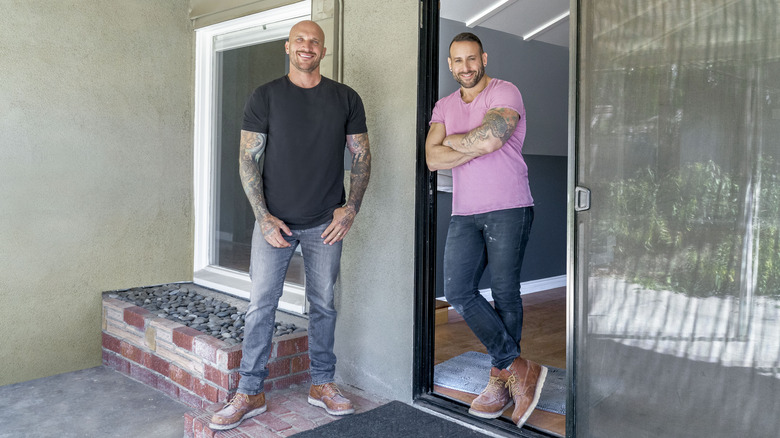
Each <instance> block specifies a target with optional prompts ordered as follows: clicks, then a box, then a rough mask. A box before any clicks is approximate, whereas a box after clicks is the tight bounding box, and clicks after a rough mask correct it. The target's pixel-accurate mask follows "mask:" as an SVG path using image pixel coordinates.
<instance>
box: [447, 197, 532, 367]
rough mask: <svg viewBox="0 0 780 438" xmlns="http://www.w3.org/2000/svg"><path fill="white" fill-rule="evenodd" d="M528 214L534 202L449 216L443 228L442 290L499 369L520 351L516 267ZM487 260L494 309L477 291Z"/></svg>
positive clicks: (526, 231)
mask: <svg viewBox="0 0 780 438" xmlns="http://www.w3.org/2000/svg"><path fill="white" fill-rule="evenodd" d="M533 220H534V210H533V207H524V208H513V209H508V210H497V211H491V212H488V213H483V214H476V215H471V216H452V219H450V227H449V230H448V232H447V243H446V245H445V247H444V295H445V296H446V297H447V301H448V302H449V303H450V305H452V307H454V308H455V310H456V311H457V312H458V313H459V314H460V315H461V316H463V319H464V320H465V321H466V324H468V326H469V327H470V328H471V330H472V331H473V332H474V334H475V335H476V336H477V338H479V340H480V341H481V342H482V344H484V345H485V348H487V351H488V353H489V354H490V356H491V357H492V364H493V366H495V367H497V368H500V369H503V368H506V367H508V366H509V365H510V364H511V363H512V361H513V360H514V359H515V358H516V357H517V356H519V355H520V335H521V332H522V328H523V300H522V298H521V297H520V268H521V267H522V265H523V255H524V254H525V246H526V244H527V242H528V235H529V234H530V232H531V224H532V223H533ZM486 266H490V288H491V290H492V293H493V302H494V304H495V309H494V308H493V307H492V306H491V305H490V303H488V301H487V300H485V298H483V297H482V295H480V293H479V288H478V285H479V280H480V278H482V273H483V272H484V271H485V267H486Z"/></svg>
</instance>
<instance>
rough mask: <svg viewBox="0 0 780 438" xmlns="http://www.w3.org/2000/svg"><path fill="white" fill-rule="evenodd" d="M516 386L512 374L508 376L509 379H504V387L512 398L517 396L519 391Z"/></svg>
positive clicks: (515, 380)
mask: <svg viewBox="0 0 780 438" xmlns="http://www.w3.org/2000/svg"><path fill="white" fill-rule="evenodd" d="M518 386H519V385H518V384H517V378H516V377H515V375H514V374H510V375H509V378H507V379H506V387H507V388H509V395H511V396H512V397H513V398H514V397H516V396H518V395H519V394H518V393H517V392H518V391H519V390H520V388H518Z"/></svg>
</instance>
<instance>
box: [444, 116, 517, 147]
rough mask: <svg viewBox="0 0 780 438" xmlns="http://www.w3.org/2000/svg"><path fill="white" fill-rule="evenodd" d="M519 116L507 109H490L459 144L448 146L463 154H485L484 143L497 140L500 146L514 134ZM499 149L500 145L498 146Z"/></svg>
mask: <svg viewBox="0 0 780 438" xmlns="http://www.w3.org/2000/svg"><path fill="white" fill-rule="evenodd" d="M518 120H520V116H519V115H518V114H517V112H515V111H514V110H511V109H508V108H492V109H490V110H489V111H488V112H487V113H486V114H485V117H484V118H483V119H482V124H481V125H480V126H478V127H477V128H475V129H473V130H471V131H469V132H468V133H466V135H464V137H463V140H462V141H461V142H460V144H457V142H455V144H453V145H449V146H451V147H452V148H453V149H455V150H456V151H459V152H463V153H474V152H478V151H480V150H481V151H482V152H485V149H486V148H485V147H484V145H485V142H489V141H491V140H492V139H498V140H499V141H500V142H501V145H503V144H504V143H506V142H507V140H509V137H511V136H512V134H513V133H514V132H515V128H516V127H517V122H518ZM499 147H500V145H499Z"/></svg>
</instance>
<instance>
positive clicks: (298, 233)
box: [209, 21, 371, 430]
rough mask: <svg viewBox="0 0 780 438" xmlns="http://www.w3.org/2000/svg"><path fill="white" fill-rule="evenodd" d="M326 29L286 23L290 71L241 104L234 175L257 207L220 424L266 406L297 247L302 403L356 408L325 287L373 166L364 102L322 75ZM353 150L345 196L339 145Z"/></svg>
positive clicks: (216, 422)
mask: <svg viewBox="0 0 780 438" xmlns="http://www.w3.org/2000/svg"><path fill="white" fill-rule="evenodd" d="M324 42H325V36H324V34H323V32H322V29H321V28H320V27H319V26H318V25H317V24H316V23H314V22H312V21H302V22H300V23H298V24H296V25H295V26H293V28H292V30H291V31H290V39H289V41H288V42H287V43H286V44H285V50H286V51H287V53H288V54H289V56H290V73H289V74H287V75H286V76H283V77H281V78H279V79H276V80H274V81H271V82H269V83H267V84H265V85H262V86H260V87H259V88H257V90H255V92H254V93H253V94H252V96H251V97H250V98H249V100H248V101H247V104H246V107H245V108H244V122H243V126H242V130H241V146H240V148H241V151H240V155H239V156H240V158H239V172H240V176H241V183H242V184H243V186H244V191H245V192H246V195H247V198H248V199H249V203H250V204H251V205H252V209H253V211H254V214H255V218H256V222H255V230H254V234H253V236H252V258H251V263H250V276H251V278H252V292H251V296H250V303H249V308H248V309H247V314H246V317H245V321H246V324H245V328H244V342H243V346H242V347H243V348H242V349H243V355H242V358H241V367H240V369H239V373H240V375H241V380H240V381H239V384H238V391H237V393H236V395H235V396H234V397H233V398H232V400H231V401H230V402H229V403H228V404H227V405H225V407H224V408H222V409H221V410H220V411H219V412H217V413H216V414H214V416H213V417H212V419H211V423H210V424H209V426H210V427H211V428H212V429H217V430H224V429H231V428H234V427H236V426H238V425H239V424H240V423H241V421H243V420H244V419H246V418H249V417H253V416H255V415H258V414H261V413H263V412H265V410H266V408H267V406H266V403H265V393H264V392H263V389H264V388H263V387H264V382H265V378H266V377H267V376H268V367H267V364H268V357H269V353H270V349H271V346H272V343H271V340H272V336H273V331H274V319H275V313H276V308H277V306H278V303H279V298H280V297H281V295H282V288H283V286H284V278H285V275H286V273H287V268H288V265H289V263H290V259H291V258H292V256H293V253H294V251H295V248H296V247H297V246H298V245H301V250H302V252H303V263H304V268H305V272H306V298H307V300H308V301H309V357H310V359H311V360H310V362H311V364H310V374H311V380H312V385H311V388H310V390H309V403H311V404H313V405H315V406H320V407H322V408H324V409H325V410H326V411H327V412H328V413H329V414H331V415H346V414H351V413H353V412H354V408H353V406H352V403H351V402H350V401H349V400H348V399H347V398H345V397H344V396H343V395H342V394H341V392H340V391H339V389H338V388H337V387H336V385H335V383H334V382H333V379H334V373H335V366H336V356H335V355H334V354H333V343H334V332H335V326H336V309H335V306H334V299H333V286H334V284H335V282H336V278H337V276H338V272H339V263H340V260H341V246H342V240H343V239H344V237H345V236H346V235H347V233H348V232H349V230H350V228H351V227H352V222H353V221H354V219H355V215H357V213H358V211H359V210H360V204H361V203H362V200H363V194H364V193H365V191H366V186H367V185H368V180H369V176H370V173H371V152H370V150H369V142H368V132H367V131H368V129H367V128H366V116H365V110H364V109H363V102H362V101H361V99H360V96H358V94H357V93H356V92H355V91H354V90H352V89H351V88H349V87H347V86H346V85H343V84H340V83H338V82H335V81H332V80H330V79H328V78H326V77H323V76H322V75H321V74H320V67H319V65H320V61H321V60H322V58H323V57H324V56H325V47H324ZM345 143H346V146H347V148H349V150H350V152H351V154H352V169H351V172H350V189H349V197H347V196H346V194H345V190H344V184H343V175H344V145H345Z"/></svg>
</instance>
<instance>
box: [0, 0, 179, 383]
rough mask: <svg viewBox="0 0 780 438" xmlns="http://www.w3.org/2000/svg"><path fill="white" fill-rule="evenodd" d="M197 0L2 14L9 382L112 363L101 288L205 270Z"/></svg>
mask: <svg viewBox="0 0 780 438" xmlns="http://www.w3.org/2000/svg"><path fill="white" fill-rule="evenodd" d="M188 14H189V1H188V0H170V1H165V2H160V1H157V0H134V1H130V2H109V1H100V0H61V1H56V2H51V1H43V0H11V1H5V2H3V13H2V14H0V77H2V81H0V103H2V104H1V105H0V133H2V134H1V135H0V224H2V227H0V303H2V306H0V333H2V338H3V340H2V342H1V345H2V348H0V363H2V364H3V366H2V367H0V385H2V384H9V383H14V382H19V381H24V380H29V379H34V378H37V377H43V376H48V375H52V374H57V373H61V372H66V371H71V370H76V369H81V368H86V367H91V366H96V365H99V364H100V360H101V356H100V320H101V314H100V312H101V310H100V309H101V306H100V299H101V296H100V292H102V291H104V290H111V289H119V288H125V287H132V286H139V285H151V284H159V283H164V282H169V281H179V280H189V279H191V278H192V185H193V184H192V108H193V106H192V96H193V91H192V90H193V78H194V73H193V65H194V62H193V41H194V38H193V32H192V25H191V22H190V20H189V19H188Z"/></svg>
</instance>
